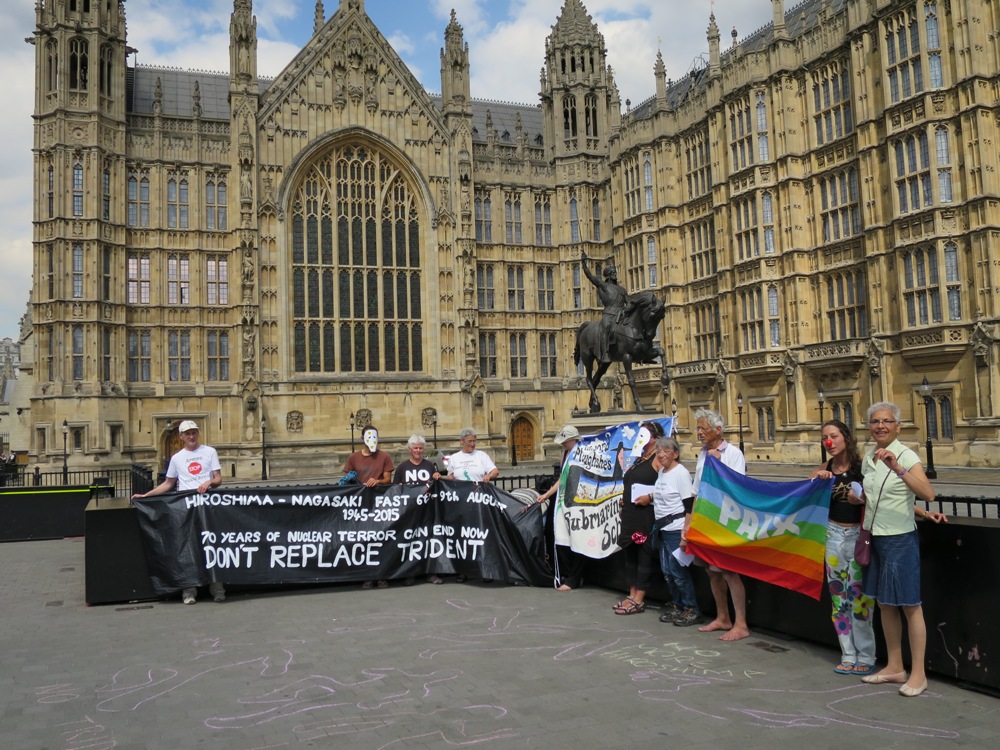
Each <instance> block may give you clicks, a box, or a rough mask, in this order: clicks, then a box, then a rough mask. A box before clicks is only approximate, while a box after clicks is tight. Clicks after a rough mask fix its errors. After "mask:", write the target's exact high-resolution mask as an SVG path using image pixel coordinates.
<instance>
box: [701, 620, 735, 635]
mask: <svg viewBox="0 0 1000 750" xmlns="http://www.w3.org/2000/svg"><path fill="white" fill-rule="evenodd" d="M732 627H733V624H732V623H731V622H729V621H728V620H720V619H718V618H716V619H714V620H712V621H711V622H710V623H708V624H707V625H702V626H701V627H700V628H698V632H700V633H711V632H712V631H713V630H732Z"/></svg>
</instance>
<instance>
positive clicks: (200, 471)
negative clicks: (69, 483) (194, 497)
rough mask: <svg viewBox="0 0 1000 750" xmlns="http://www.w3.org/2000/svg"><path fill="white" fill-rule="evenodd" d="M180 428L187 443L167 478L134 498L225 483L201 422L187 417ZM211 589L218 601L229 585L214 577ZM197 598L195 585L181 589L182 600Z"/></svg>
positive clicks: (173, 460)
mask: <svg viewBox="0 0 1000 750" xmlns="http://www.w3.org/2000/svg"><path fill="white" fill-rule="evenodd" d="M177 432H179V433H180V436H181V440H183V441H184V447H183V448H181V449H180V450H179V451H177V452H176V453H175V454H174V455H172V456H171V457H170V463H169V464H168V465H167V476H166V478H165V479H164V480H163V481H162V482H160V484H158V485H157V486H156V487H154V488H153V489H151V490H150V491H149V492H146V493H144V494H141V495H140V494H135V495H132V499H133V500H137V499H139V498H143V497H149V496H150V495H162V494H164V493H165V492H172V491H173V490H174V489H177V490H178V491H179V492H185V491H188V490H195V491H196V492H197V493H198V494H199V495H204V494H205V493H206V492H208V491H209V490H210V489H212V488H213V487H218V486H219V485H221V484H222V464H221V463H219V454H218V453H217V452H216V450H215V448H213V447H212V446H210V445H202V443H201V431H200V430H199V429H198V423H197V422H195V421H193V420H191V419H185V420H184V421H182V422H181V423H180V424H179V425H178V426H177ZM208 593H209V594H211V596H212V600H213V601H215V602H224V601H225V600H226V589H225V587H224V586H223V585H222V583H221V582H219V581H213V582H212V583H210V584H209V585H208ZM197 598H198V589H197V588H196V587H188V588H185V589H184V590H183V591H182V592H181V601H183V602H184V603H185V604H194V603H195V601H196V600H197Z"/></svg>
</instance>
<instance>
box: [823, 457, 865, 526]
mask: <svg viewBox="0 0 1000 750" xmlns="http://www.w3.org/2000/svg"><path fill="white" fill-rule="evenodd" d="M832 467H833V460H832V459H831V460H830V461H828V462H827V464H826V470H827V471H833V468H832ZM851 482H858V483H860V482H861V462H860V461H856V462H854V463H852V464H851V468H849V469H848V470H847V471H845V472H844V473H843V474H834V475H833V493H832V494H831V495H830V520H831V521H836V522H837V523H845V524H857V523H861V512H862V511H863V510H864V506H862V505H854V504H852V503H850V502H848V500H847V494H848V493H849V492H850V491H851Z"/></svg>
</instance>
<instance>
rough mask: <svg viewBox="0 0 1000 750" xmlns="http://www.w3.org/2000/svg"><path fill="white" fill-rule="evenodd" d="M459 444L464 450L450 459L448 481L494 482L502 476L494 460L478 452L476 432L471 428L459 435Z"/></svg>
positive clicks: (464, 428) (465, 429) (465, 428)
mask: <svg viewBox="0 0 1000 750" xmlns="http://www.w3.org/2000/svg"><path fill="white" fill-rule="evenodd" d="M458 442H459V445H461V446H462V450H460V451H459V452H458V453H455V454H453V455H452V456H449V457H448V475H447V477H446V478H447V479H459V480H461V481H463V482H487V483H488V482H492V481H493V480H494V479H496V478H497V477H498V476H499V475H500V469H498V468H497V465H496V464H495V463H493V459H492V458H490V457H489V456H488V455H486V454H485V453H483V451H480V450H476V431H475V430H474V429H472V428H471V427H463V428H462V431H461V432H459V433H458Z"/></svg>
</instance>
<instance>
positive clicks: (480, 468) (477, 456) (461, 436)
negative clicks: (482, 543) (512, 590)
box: [445, 427, 500, 583]
mask: <svg viewBox="0 0 1000 750" xmlns="http://www.w3.org/2000/svg"><path fill="white" fill-rule="evenodd" d="M458 444H459V445H461V446H462V450H460V451H459V452H458V453H454V454H452V455H451V456H449V457H448V458H446V459H445V461H446V462H447V464H448V474H447V475H446V476H445V479H459V480H461V481H463V482H483V483H486V484H488V483H490V482H492V481H493V480H494V479H496V478H497V477H498V476H499V475H500V469H498V468H497V465H496V464H495V463H493V459H492V458H490V457H489V456H488V455H486V454H485V453H483V451H480V450H476V431H475V430H474V429H472V428H471V427H463V428H462V430H461V431H460V432H459V433H458ZM455 581H456V582H457V583H462V582H463V581H465V576H464V575H459V576H458V577H457V578H455ZM491 581H492V579H490V578H484V579H483V583H490V582H491Z"/></svg>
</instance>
